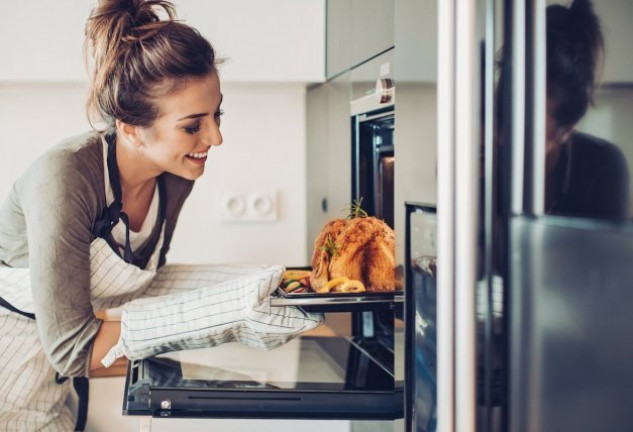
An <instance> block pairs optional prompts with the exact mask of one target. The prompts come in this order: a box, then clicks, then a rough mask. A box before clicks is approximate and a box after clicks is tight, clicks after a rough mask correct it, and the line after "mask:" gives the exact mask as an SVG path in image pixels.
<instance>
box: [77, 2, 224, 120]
mask: <svg viewBox="0 0 633 432" xmlns="http://www.w3.org/2000/svg"><path fill="white" fill-rule="evenodd" d="M84 55H85V59H86V66H88V70H89V73H90V75H91V77H92V79H91V83H90V84H91V89H90V93H89V98H88V113H89V114H88V115H89V119H92V118H94V119H95V120H103V121H104V122H105V123H106V129H108V130H110V131H112V130H113V128H114V125H115V120H121V121H123V122H125V123H128V124H132V125H139V126H148V125H150V124H152V122H153V121H154V120H155V119H156V118H157V116H158V114H159V112H158V108H157V105H156V104H155V98H156V97H157V96H158V95H160V94H163V93H165V92H168V91H170V89H171V90H173V89H176V88H178V87H179V86H180V85H182V84H183V83H185V82H187V80H188V79H190V78H196V77H204V76H207V75H209V74H210V73H212V72H213V71H215V51H214V50H213V47H212V46H211V44H210V43H209V42H208V41H207V40H206V39H205V38H204V37H203V36H202V35H200V33H199V32H198V31H197V30H195V29H194V28H192V27H189V26H188V25H186V24H184V23H183V22H180V21H178V20H176V12H175V9H174V6H173V4H172V3H171V2H170V1H168V0H99V1H98V3H97V6H96V7H95V8H94V9H93V11H92V14H91V15H90V18H88V22H87V23H86V40H85V43H84ZM91 123H92V121H91Z"/></svg>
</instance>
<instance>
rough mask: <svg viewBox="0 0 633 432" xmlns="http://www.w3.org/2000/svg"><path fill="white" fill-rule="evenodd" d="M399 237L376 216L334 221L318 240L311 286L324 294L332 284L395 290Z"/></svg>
mask: <svg viewBox="0 0 633 432" xmlns="http://www.w3.org/2000/svg"><path fill="white" fill-rule="evenodd" d="M394 268H395V236H394V232H393V230H392V229H391V228H390V227H389V226H388V225H387V224H386V223H385V222H383V221H382V220H380V219H376V218H375V217H356V218H353V219H333V220H331V221H330V222H328V223H327V224H326V225H325V227H324V228H323V230H322V231H321V232H320V233H319V235H318V236H317V238H316V239H315V241H314V253H313V255H312V274H311V275H310V285H311V287H312V289H313V290H314V291H316V292H320V291H321V288H322V287H324V286H325V285H326V284H327V283H328V281H330V280H333V279H336V278H341V277H347V278H349V279H352V280H359V281H361V282H362V283H363V284H364V285H365V288H366V290H367V291H373V292H382V291H393V290H394Z"/></svg>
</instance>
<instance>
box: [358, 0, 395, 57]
mask: <svg viewBox="0 0 633 432" xmlns="http://www.w3.org/2000/svg"><path fill="white" fill-rule="evenodd" d="M393 14H394V2H393V0H352V65H354V66H355V65H358V64H360V63H362V62H364V61H366V60H368V59H370V58H371V57H373V56H375V55H377V54H380V53H381V52H383V51H386V50H388V49H389V48H392V47H393V44H394V19H393Z"/></svg>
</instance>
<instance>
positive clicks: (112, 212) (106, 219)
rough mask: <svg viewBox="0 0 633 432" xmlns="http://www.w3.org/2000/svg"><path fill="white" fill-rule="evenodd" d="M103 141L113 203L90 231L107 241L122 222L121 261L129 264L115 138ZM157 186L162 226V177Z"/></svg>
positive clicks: (127, 225) (131, 256) (127, 226)
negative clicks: (105, 144)
mask: <svg viewBox="0 0 633 432" xmlns="http://www.w3.org/2000/svg"><path fill="white" fill-rule="evenodd" d="M105 141H106V143H107V144H108V156H107V165H108V178H109V179H110V187H112V193H113V194H114V201H113V202H112V204H110V205H109V206H108V208H106V209H105V210H104V211H103V213H102V215H101V217H100V218H99V219H98V220H97V221H96V222H95V224H94V227H93V229H92V233H93V235H94V236H95V237H100V238H103V239H106V240H107V236H109V235H110V232H112V228H114V226H115V225H116V224H117V223H119V220H122V221H123V224H124V225H125V246H124V247H123V260H124V261H125V262H126V263H128V264H131V263H132V262H133V261H134V254H133V253H132V247H131V245H130V220H129V217H128V215H127V214H125V212H124V211H123V201H122V192H121V177H120V175H119V167H118V165H117V163H116V136H115V135H114V134H111V135H106V136H105ZM156 182H157V184H158V193H159V219H158V221H159V222H160V224H161V225H162V222H163V221H164V220H165V206H166V199H165V185H164V184H163V177H162V176H158V178H157V179H156Z"/></svg>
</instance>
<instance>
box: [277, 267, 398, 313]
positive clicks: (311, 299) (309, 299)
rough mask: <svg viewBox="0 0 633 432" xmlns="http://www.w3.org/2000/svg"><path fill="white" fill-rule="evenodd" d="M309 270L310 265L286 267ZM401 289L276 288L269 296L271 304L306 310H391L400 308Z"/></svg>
mask: <svg viewBox="0 0 633 432" xmlns="http://www.w3.org/2000/svg"><path fill="white" fill-rule="evenodd" d="M288 270H310V267H307V268H306V267H300V268H288ZM403 303H404V292H403V291H401V290H400V291H390V292H362V293H326V294H318V293H315V292H304V293H299V294H296V293H287V292H285V291H284V290H283V289H282V288H277V290H276V291H275V292H274V293H273V296H272V298H271V303H270V305H271V306H298V307H301V308H302V309H304V310H306V311H308V312H355V311H364V310H393V309H396V308H402V305H403Z"/></svg>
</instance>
